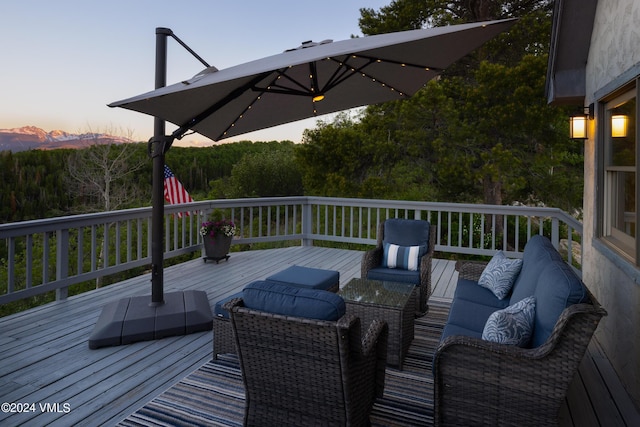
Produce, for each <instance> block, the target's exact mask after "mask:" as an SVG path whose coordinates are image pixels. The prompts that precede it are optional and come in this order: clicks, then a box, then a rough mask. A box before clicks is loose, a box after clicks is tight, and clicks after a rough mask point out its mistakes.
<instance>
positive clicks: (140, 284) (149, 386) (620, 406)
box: [0, 247, 638, 426]
mask: <svg viewBox="0 0 640 427" xmlns="http://www.w3.org/2000/svg"><path fill="white" fill-rule="evenodd" d="M361 259H362V252H361V251H351V250H338V249H330V248H320V247H291V248H284V249H272V250H257V251H249V252H233V253H232V254H231V258H230V259H229V261H222V262H220V263H218V264H216V263H214V262H206V263H205V262H203V261H202V260H200V259H197V260H193V261H189V262H185V263H182V264H179V265H176V266H172V267H169V268H166V269H165V270H164V289H165V292H172V291H178V290H189V289H193V290H202V291H205V292H206V294H207V298H208V300H209V303H210V305H211V307H212V309H213V305H214V304H215V302H216V301H218V300H219V299H221V298H224V297H226V296H228V295H231V294H233V293H235V292H237V291H238V290H240V289H242V288H243V287H244V286H245V285H246V284H247V283H249V282H251V281H254V280H259V279H264V278H265V277H267V276H269V275H271V274H273V273H274V272H277V271H280V270H282V269H284V268H286V267H288V266H289V265H294V264H296V265H302V266H308V267H316V268H324V269H331V270H338V271H340V282H341V284H345V283H347V282H348V281H349V280H350V279H351V278H353V277H359V276H360V262H361ZM454 266H455V263H454V262H453V261H446V260H442V259H434V260H433V266H432V268H433V273H432V274H433V275H432V287H433V295H432V298H434V299H439V300H449V299H451V298H452V296H453V292H454V291H455V284H456V281H457V273H456V271H455V268H454ZM150 291H151V283H150V276H149V275H148V274H146V275H142V276H139V277H135V278H132V279H128V280H125V281H123V282H119V283H116V284H113V285H110V286H107V287H104V288H100V289H96V290H94V291H91V292H87V293H84V294H81V295H77V296H73V297H70V298H68V299H67V300H66V301H60V302H54V303H51V304H48V305H45V306H42V307H38V308H34V309H31V310H28V311H25V312H22V313H18V314H15V315H12V316H8V317H5V318H0V360H2V363H1V364H0V398H1V401H2V402H29V403H35V404H36V405H37V404H38V403H60V404H63V403H68V404H69V405H70V407H71V411H70V412H69V413H62V412H58V413H55V412H54V413H40V411H36V413H23V414H13V415H11V414H7V413H0V424H3V425H4V424H8V425H17V424H23V425H27V426H29V425H32V426H40V425H54V426H55V425H60V426H65V425H113V424H115V423H117V422H118V421H120V420H122V419H123V418H125V417H126V416H128V415H129V414H131V413H133V412H134V411H135V410H137V409H138V408H140V407H141V406H143V405H144V404H146V403H147V402H149V401H150V400H151V399H153V398H154V397H155V396H157V395H159V394H160V393H162V392H163V391H164V390H166V389H167V388H169V387H171V386H172V385H173V384H175V383H176V382H178V381H179V380H180V379H182V378H183V377H185V376H186V375H187V374H189V373H190V372H192V371H193V370H195V369H197V368H198V367H199V366H201V365H202V364H203V363H205V362H206V361H208V360H209V359H210V358H211V350H212V348H211V343H212V334H211V332H200V333H196V334H191V335H187V336H180V337H169V338H164V339H162V340H157V341H144V342H138V343H133V344H129V345H125V346H118V347H106V348H100V349H97V350H90V349H89V348H88V338H89V336H90V334H91V332H92V330H93V327H94V325H95V323H96V321H97V319H98V317H99V316H100V313H101V311H102V308H103V307H104V306H105V305H106V304H107V303H108V302H110V301H113V300H117V299H120V298H128V297H132V296H139V295H150ZM607 396H610V397H608V398H607ZM594 399H596V400H599V403H597V404H594V403H593V400H594ZM567 400H568V406H566V407H565V408H563V419H564V420H565V421H566V420H568V421H567V422H565V423H564V424H565V425H589V424H591V423H592V422H593V424H592V425H634V422H635V421H637V419H638V418H637V417H638V411H637V409H636V408H635V406H634V405H633V403H632V401H631V400H630V399H629V397H628V395H627V394H626V393H625V392H624V389H623V388H622V386H621V384H620V381H619V379H618V378H617V377H616V376H615V373H614V371H613V369H612V368H611V366H610V365H609V364H608V360H607V359H606V357H605V356H604V355H603V354H602V352H601V350H600V349H599V347H598V346H597V344H593V345H592V346H591V347H590V350H589V353H588V356H587V357H586V358H585V361H584V362H583V364H582V366H581V370H580V375H578V376H576V380H575V381H574V383H573V384H572V393H571V396H569V398H568V399H567ZM580 417H582V418H580ZM603 421H606V424H605V423H603ZM578 422H580V423H586V424H578Z"/></svg>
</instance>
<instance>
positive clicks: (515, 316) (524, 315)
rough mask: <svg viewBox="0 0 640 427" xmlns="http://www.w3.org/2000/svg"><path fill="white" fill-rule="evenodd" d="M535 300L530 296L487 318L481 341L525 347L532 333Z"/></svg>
mask: <svg viewBox="0 0 640 427" xmlns="http://www.w3.org/2000/svg"><path fill="white" fill-rule="evenodd" d="M535 313H536V298H535V297H533V296H531V297H528V298H525V299H523V300H522V301H519V302H517V303H515V304H513V305H510V306H509V307H507V308H503V309H502V310H498V311H496V312H494V313H492V314H491V316H489V319H487V323H486V324H485V325H484V330H483V331H482V339H483V340H487V341H492V342H497V343H500V344H509V345H517V346H519V347H527V346H528V345H529V341H530V340H531V335H532V333H533V321H534V318H535Z"/></svg>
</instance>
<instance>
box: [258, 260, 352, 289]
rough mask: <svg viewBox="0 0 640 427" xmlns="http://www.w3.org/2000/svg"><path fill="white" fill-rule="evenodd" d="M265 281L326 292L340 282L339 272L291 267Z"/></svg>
mask: <svg viewBox="0 0 640 427" xmlns="http://www.w3.org/2000/svg"><path fill="white" fill-rule="evenodd" d="M265 280H267V281H269V282H276V283H280V284H282V285H289V286H297V287H306V288H312V289H322V290H325V291H326V290H328V289H330V288H332V287H333V286H335V285H337V284H338V283H339V282H340V272H339V271H334V270H322V269H319V268H311V267H301V266H298V265H292V266H291V267H289V268H286V269H284V270H282V271H280V272H278V273H276V274H273V275H271V276H269V277H267V278H266V279H265Z"/></svg>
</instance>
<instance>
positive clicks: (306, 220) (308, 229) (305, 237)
mask: <svg viewBox="0 0 640 427" xmlns="http://www.w3.org/2000/svg"><path fill="white" fill-rule="evenodd" d="M311 206H312V205H311V203H309V200H308V199H307V200H305V201H304V202H302V214H301V215H302V218H301V221H302V246H313V239H312V238H311V234H312V233H313V212H312V211H313V210H312V209H311Z"/></svg>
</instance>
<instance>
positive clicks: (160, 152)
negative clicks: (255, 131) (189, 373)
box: [150, 28, 171, 305]
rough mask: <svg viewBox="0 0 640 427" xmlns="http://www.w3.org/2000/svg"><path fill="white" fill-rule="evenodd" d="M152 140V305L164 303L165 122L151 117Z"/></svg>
mask: <svg viewBox="0 0 640 427" xmlns="http://www.w3.org/2000/svg"><path fill="white" fill-rule="evenodd" d="M170 35H171V30H169V29H168V28H156V70H155V88H156V89H159V88H161V87H164V86H166V84H167V36H170ZM153 120H154V127H153V140H152V141H151V142H150V144H151V147H150V152H151V157H152V161H153V189H152V214H151V305H162V304H164V270H163V261H164V248H163V245H162V242H163V240H164V227H163V224H162V223H163V220H164V185H163V182H164V152H165V148H164V141H165V121H164V120H162V119H160V118H158V117H154V119H153Z"/></svg>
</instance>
